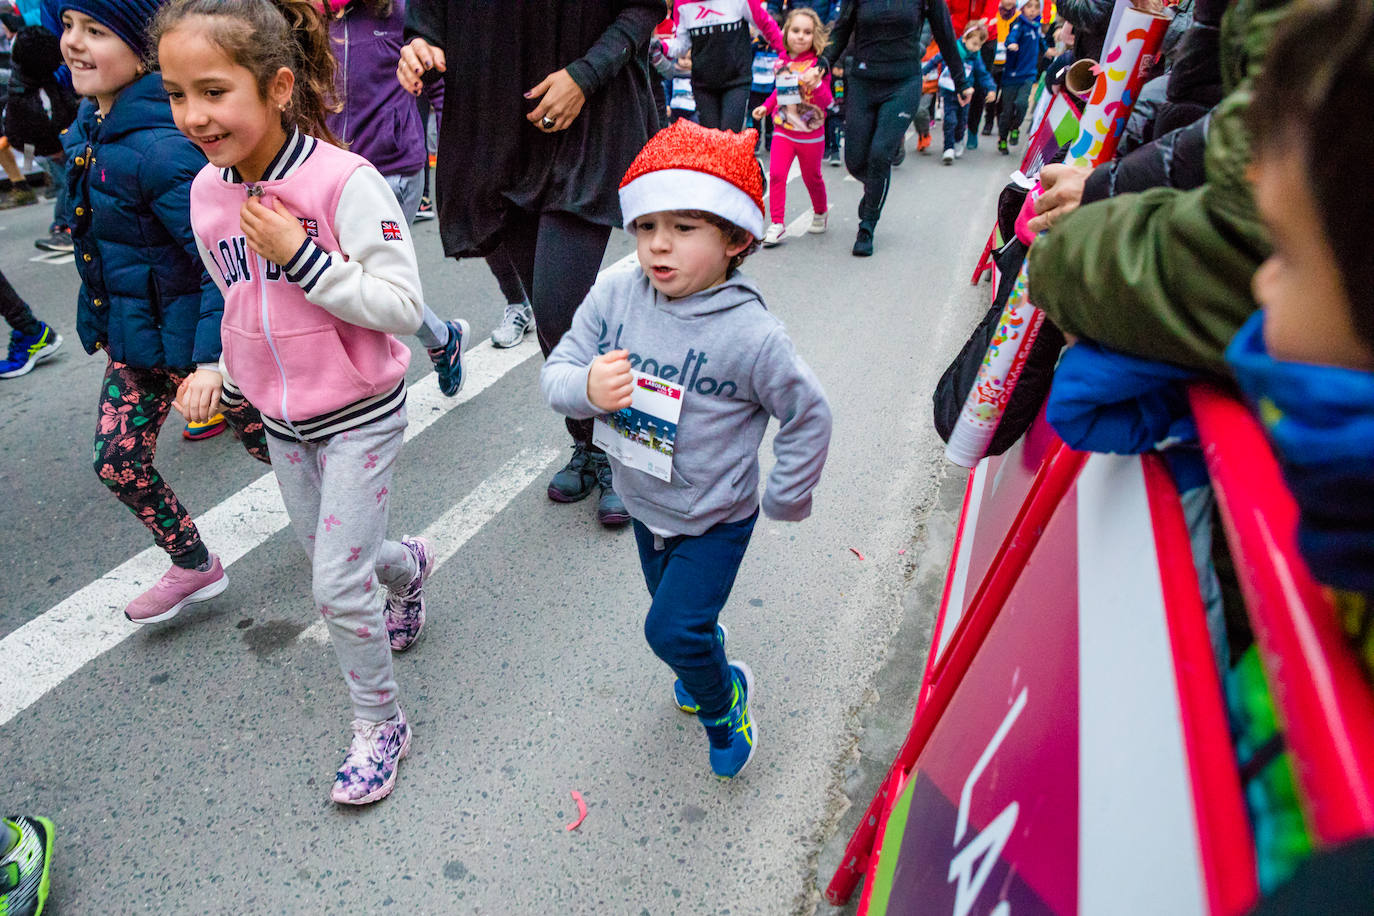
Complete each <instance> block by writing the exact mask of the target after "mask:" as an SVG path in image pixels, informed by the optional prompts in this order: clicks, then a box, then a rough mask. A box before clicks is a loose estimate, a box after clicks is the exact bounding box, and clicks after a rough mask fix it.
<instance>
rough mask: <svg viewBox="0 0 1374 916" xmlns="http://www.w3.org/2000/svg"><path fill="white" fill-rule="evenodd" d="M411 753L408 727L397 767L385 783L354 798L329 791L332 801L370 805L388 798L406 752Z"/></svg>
mask: <svg viewBox="0 0 1374 916" xmlns="http://www.w3.org/2000/svg"><path fill="white" fill-rule="evenodd" d="M409 753H410V729H406V740H405V743H404V744H402V745H401V752H400V753H399V754H397V755H396V769H394V770H392V771H391V778H390V779H388V780H387V781H386V782H384V783H382V784H381V785H380V786H378V787H377V789H376V790H375V791H373V792H369V793H368V794H367V795H364V796H363V797H362V798H352V799H344V798H335V797H334V793H333V792H330V793H329V800H330V801H332V802H334V804H336V805H370V804H372V803H373V802H378V801H381V800H382V799H384V798H386V797H387V796H388V795H390V794H391V792H392V790H393V789H395V788H396V777H397V775H399V774H400V772H401V761H402V760H404V759H405V758H406V754H409Z"/></svg>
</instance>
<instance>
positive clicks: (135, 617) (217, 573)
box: [124, 554, 229, 623]
mask: <svg viewBox="0 0 1374 916" xmlns="http://www.w3.org/2000/svg"><path fill="white" fill-rule="evenodd" d="M228 587H229V576H228V575H227V574H226V573H225V572H224V567H223V566H222V565H221V564H220V562H219V557H217V556H215V555H214V554H211V555H210V568H209V569H207V570H206V571H205V572H199V571H198V570H194V569H182V568H181V567H180V566H173V567H172V568H171V569H169V570H167V572H166V573H165V574H163V576H162V578H161V579H158V580H157V584H156V585H154V586H153V587H152V588H150V589H148V590H147V591H146V592H144V593H143V594H141V595H139V596H138V597H137V598H135V599H134V600H133V601H130V602H129V606H128V607H126V608H125V609H124V616H125V617H128V618H129V619H130V620H132V621H133V622H134V623H161V622H162V621H164V620H171V619H172V618H173V617H175V616H176V615H177V614H179V613H181V609H182V608H184V607H186V605H188V604H195V603H196V602H198V601H209V600H210V599H211V598H213V597H215V596H216V595H218V594H219V593H220V592H222V591H224V590H225V589H226V588H228Z"/></svg>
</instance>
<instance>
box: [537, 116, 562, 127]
mask: <svg viewBox="0 0 1374 916" xmlns="http://www.w3.org/2000/svg"><path fill="white" fill-rule="evenodd" d="M539 126H540V127H542V128H544V129H545V130H553V129H554V128H555V127H557V126H558V122H557V121H556V120H554V119H553V118H551V117H549V116H548V115H544V117H543V118H541V119H540V121H539Z"/></svg>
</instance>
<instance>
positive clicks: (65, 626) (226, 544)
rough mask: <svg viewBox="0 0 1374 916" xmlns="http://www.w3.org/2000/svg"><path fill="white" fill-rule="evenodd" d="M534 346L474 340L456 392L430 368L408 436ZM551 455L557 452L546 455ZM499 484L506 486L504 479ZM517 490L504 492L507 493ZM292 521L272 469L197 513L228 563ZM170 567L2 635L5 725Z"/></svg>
mask: <svg viewBox="0 0 1374 916" xmlns="http://www.w3.org/2000/svg"><path fill="white" fill-rule="evenodd" d="M537 353H539V348H538V347H537V346H535V345H534V344H533V343H528V344H526V345H524V346H519V347H513V348H511V349H508V350H499V349H496V348H495V347H493V346H491V344H490V343H489V342H483V343H482V344H479V345H478V346H476V347H473V348H472V349H471V350H470V351H468V353H467V355H466V356H465V357H464V362H465V366H464V369H465V372H466V374H467V379H466V381H465V383H464V385H463V390H462V391H461V392H459V394H458V396H457V397H454V398H446V397H444V396H443V395H441V394H440V393H439V387H438V382H437V380H436V377H435V376H434V375H433V373H431V374H429V375H426V376H424V377H423V378H421V379H420V380H419V381H417V382H415V383H414V384H413V385H411V386H410V389H409V391H408V394H407V400H406V405H407V411H408V412H409V415H410V424H409V426H407V428H406V441H407V442H409V441H410V440H411V439H413V438H414V437H416V436H418V435H419V434H420V433H422V432H424V431H425V430H426V429H428V428H429V427H430V425H431V424H433V423H434V422H436V421H437V420H438V419H439V418H440V417H443V416H444V415H445V414H447V413H448V412H449V411H451V410H453V409H454V408H456V407H458V406H459V405H461V404H464V403H466V402H467V401H470V400H472V399H473V398H475V397H477V395H479V394H481V393H482V392H483V391H485V390H486V389H487V388H489V387H490V386H491V385H492V384H494V383H495V382H496V381H497V380H498V379H500V378H501V377H502V376H504V375H505V374H506V373H507V372H510V371H511V370H512V369H514V368H515V367H516V366H519V365H520V364H521V363H523V362H524V361H525V360H527V359H530V358H531V357H533V356H535V355H536V354H537ZM521 454H522V455H526V453H521ZM535 457H537V456H535ZM531 460H533V458H531ZM549 460H552V458H551V457H550V458H549V459H546V460H545V461H544V463H545V464H547V463H548V461H549ZM498 483H499V482H498ZM483 486H487V485H486V484H484V485H483ZM495 490H496V491H497V492H499V493H502V494H504V493H505V490H504V489H502V488H501V487H500V486H497V487H495ZM478 492H479V493H480V492H481V489H480V488H479V491H478ZM516 492H518V491H516ZM474 495H477V494H476V493H475V494H474ZM513 495H514V494H513V493H511V494H509V495H507V496H506V500H507V501H509V499H510V498H511V496H513ZM466 502H467V501H466V500H465V501H464V502H462V503H459V504H458V506H456V507H454V509H453V510H450V513H451V512H453V511H455V510H456V509H457V508H458V507H460V506H463V505H464V504H465V503H466ZM498 511H499V510H498ZM493 514H494V513H493ZM445 517H446V518H447V517H448V516H447V515H446V516H445ZM287 522H288V520H287V517H286V509H285V508H284V507H283V506H282V502H281V494H280V493H279V492H278V490H277V482H276V479H275V478H274V477H273V476H272V473H271V472H270V471H269V472H268V473H266V474H263V475H262V476H261V477H259V478H258V479H257V480H255V481H253V482H252V483H251V484H249V485H248V486H246V487H244V488H243V489H241V490H239V491H238V492H237V493H235V494H233V495H232V496H230V497H229V498H227V499H225V500H224V501H223V502H221V503H220V504H219V505H217V506H215V507H214V508H213V509H211V510H209V511H208V512H205V513H203V514H201V515H199V516H197V518H196V527H197V528H199V529H200V531H201V534H202V535H203V536H204V538H205V542H206V543H207V544H210V545H213V547H214V550H215V552H216V553H217V554H218V555H219V558H220V561H221V562H222V563H223V564H224V565H225V567H229V566H231V565H233V564H234V563H235V562H237V561H238V560H240V559H242V558H243V557H244V556H245V555H247V554H248V553H249V552H250V551H252V550H253V549H254V548H255V547H257V546H258V545H260V544H262V543H263V542H264V541H266V540H267V539H268V538H270V537H271V536H272V535H274V534H276V533H277V532H278V531H280V530H282V529H283V528H285V527H286V525H287ZM469 536H470V535H469ZM464 540H466V538H464ZM455 549H457V548H455ZM166 571H167V555H166V554H165V553H163V552H162V550H161V549H160V548H157V547H149V548H148V549H146V550H144V551H143V552H141V553H139V554H138V555H136V556H134V557H132V558H131V559H129V560H126V561H125V562H124V563H122V564H120V565H119V566H117V567H115V568H114V569H112V570H110V571H109V572H107V573H106V574H105V575H103V576H101V577H100V578H98V579H96V580H95V581H94V582H92V583H90V584H89V585H87V586H85V587H84V588H82V589H80V590H78V591H77V592H75V593H73V594H72V595H70V596H69V597H67V598H66V599H65V600H63V601H61V602H60V603H58V604H57V605H56V606H55V607H53V608H51V609H49V610H47V611H45V612H44V613H42V614H40V615H39V616H37V617H35V618H34V619H33V620H30V621H29V622H28V623H26V624H24V625H23V626H21V627H19V628H18V629H16V630H14V631H13V632H12V633H10V634H9V635H7V636H6V637H5V638H4V639H3V640H0V658H3V659H4V660H5V664H4V665H3V666H0V725H4V724H5V723H6V722H8V721H9V720H11V719H13V718H14V717H15V716H17V715H18V714H19V713H21V712H23V711H24V710H25V709H27V708H28V707H29V706H31V705H32V704H33V703H35V702H36V701H37V700H38V699H40V698H41V697H42V696H43V695H44V694H45V693H47V692H48V691H49V690H52V689H53V688H54V687H56V686H57V685H58V684H60V683H62V681H63V680H65V679H66V678H67V677H69V676H71V675H72V674H74V673H75V672H76V671H78V670H79V669H80V668H81V667H82V666H83V665H85V664H87V663H88V662H90V661H91V660H93V659H95V658H98V657H99V656H101V655H103V654H104V653H106V652H108V651H109V650H110V649H112V648H114V647H115V646H117V645H119V644H120V643H121V642H123V641H124V640H125V639H128V638H129V636H131V635H133V633H134V632H135V631H136V630H138V629H139V626H138V625H137V624H133V623H130V622H129V621H128V620H127V619H125V617H124V614H123V610H124V607H125V606H126V605H127V604H128V603H129V602H130V601H132V600H133V599H134V598H135V597H137V596H138V595H139V594H140V593H141V592H143V591H144V590H145V589H147V588H149V587H150V586H151V585H152V584H153V583H154V582H156V581H157V580H158V578H159V577H160V576H161V575H162V574H163V573H164V572H166Z"/></svg>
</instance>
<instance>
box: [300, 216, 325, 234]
mask: <svg viewBox="0 0 1374 916" xmlns="http://www.w3.org/2000/svg"><path fill="white" fill-rule="evenodd" d="M296 218H297V219H299V220H300V221H301V228H302V229H304V230H305V234H306V235H308V236H310V237H311V238H312V239H317V238H319V237H320V221H319V220H317V219H306V218H305V217H304V216H298V217H296Z"/></svg>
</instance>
